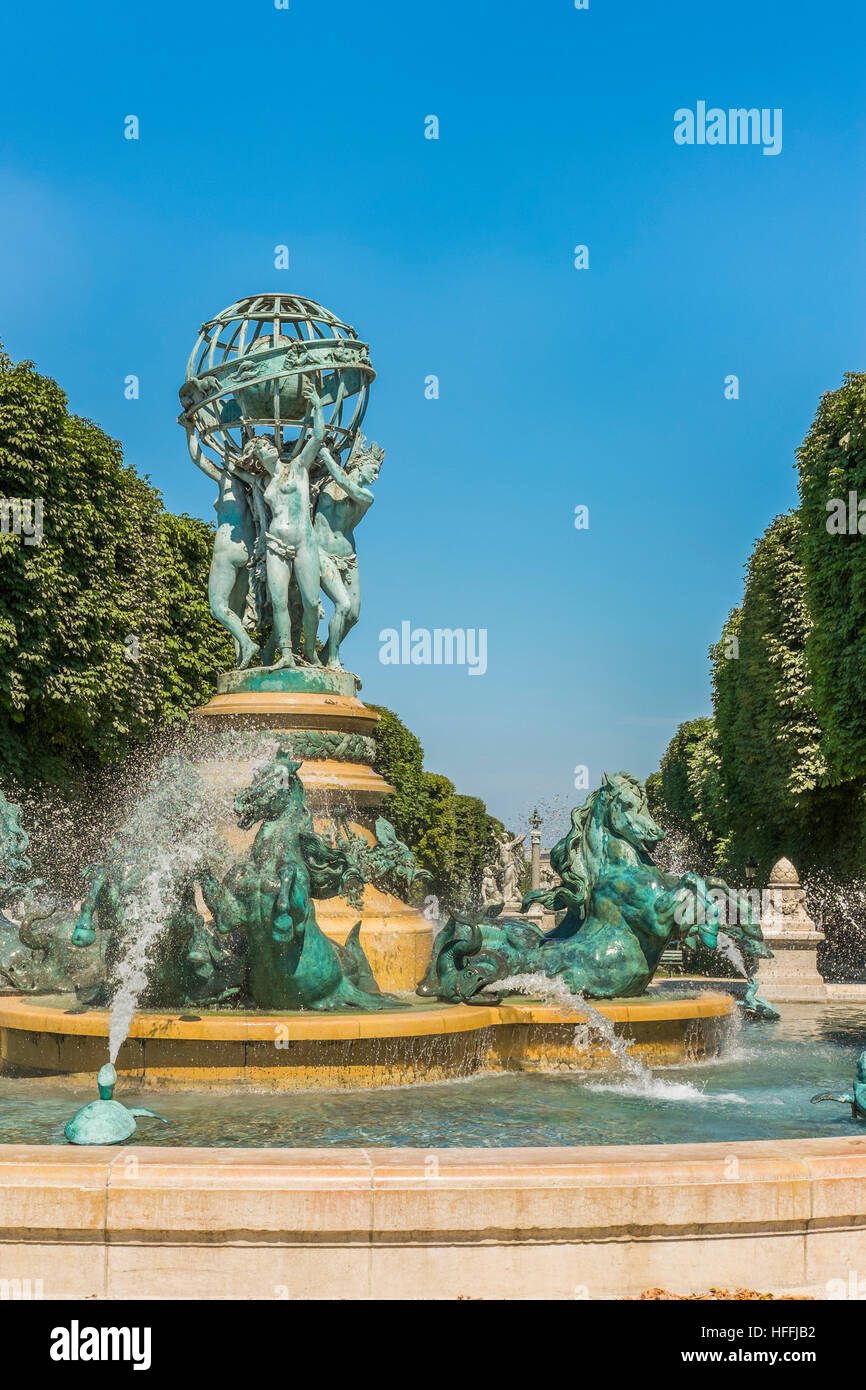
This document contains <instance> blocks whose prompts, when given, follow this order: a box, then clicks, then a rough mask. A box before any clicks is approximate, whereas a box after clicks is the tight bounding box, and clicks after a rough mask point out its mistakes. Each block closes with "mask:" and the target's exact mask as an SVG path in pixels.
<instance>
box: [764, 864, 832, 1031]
mask: <svg viewBox="0 0 866 1390" xmlns="http://www.w3.org/2000/svg"><path fill="white" fill-rule="evenodd" d="M761 933H762V935H763V937H764V940H765V941H766V943H767V945H768V946H769V947H770V949H771V951H772V952H773V959H772V960H762V961H760V963H759V965H758V989H759V991H760V993H761V994H762V995H763V996H764V998H765V999H769V1000H771V1001H772V1002H774V1003H783V1004H784V1003H795V1002H796V1001H797V1000H821V999H826V998H827V987H826V985H825V984H824V980H823V977H822V976H821V974H820V973H819V971H818V964H817V952H818V947H819V946H820V944H821V942H822V941H823V939H824V938H823V936H822V935H821V933H820V932H819V931H818V930H817V928H816V926H815V924H814V922H813V921H812V919H811V917H810V916H809V914H808V912H807V911H806V895H805V893H804V892H803V889H802V887H801V885H800V880H799V877H798V875H797V870H796V869H795V868H794V865H793V864H792V863H791V861H790V859H780V860H779V862H778V863H777V864H775V865H774V867H773V869H772V871H771V873H770V881H769V883H768V885H767V894H766V906H765V908H764V911H763V913H762V915H761Z"/></svg>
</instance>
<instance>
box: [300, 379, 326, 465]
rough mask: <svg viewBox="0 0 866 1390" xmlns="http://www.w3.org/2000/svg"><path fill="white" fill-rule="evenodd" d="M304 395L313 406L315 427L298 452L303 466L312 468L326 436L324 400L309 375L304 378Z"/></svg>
mask: <svg viewBox="0 0 866 1390" xmlns="http://www.w3.org/2000/svg"><path fill="white" fill-rule="evenodd" d="M304 396H305V397H306V399H307V400H308V401H309V403H310V405H311V406H312V407H313V428H312V431H311V433H310V437H309V439H308V440H307V442H306V444H305V445H304V447H303V449H302V450H301V452H300V453H299V454H298V459H297V461H298V463H299V464H300V465H301V467H302V468H308V469H309V468H312V466H313V464H314V463H315V462H316V459H317V457H318V454H319V450H320V449H321V447H322V440H323V439H324V438H325V416H324V413H323V411H322V400H321V397H320V396H319V393H318V391H317V390H316V388H315V386H314V385H313V383H312V382H311V381H310V379H309V377H306V378H305V379H304Z"/></svg>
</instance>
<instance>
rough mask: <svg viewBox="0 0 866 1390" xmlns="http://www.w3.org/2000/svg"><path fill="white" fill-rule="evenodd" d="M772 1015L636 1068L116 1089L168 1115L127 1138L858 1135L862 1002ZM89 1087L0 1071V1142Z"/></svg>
mask: <svg viewBox="0 0 866 1390" xmlns="http://www.w3.org/2000/svg"><path fill="white" fill-rule="evenodd" d="M781 1011H782V1014H783V1017H782V1019H781V1020H780V1022H778V1023H770V1024H768V1023H751V1022H748V1021H746V1020H743V1021H742V1022H741V1023H740V1026H739V1028H738V1029H737V1030H735V1032H734V1034H733V1037H732V1039H731V1043H730V1045H729V1047H728V1049H727V1051H726V1053H725V1054H724V1055H723V1056H722V1057H719V1058H717V1059H715V1060H713V1061H711V1062H706V1063H701V1064H698V1065H692V1066H687V1067H670V1068H658V1069H656V1070H654V1071H652V1072H648V1071H645V1070H642V1069H638V1070H637V1071H636V1072H635V1073H622V1072H616V1073H610V1074H603V1075H602V1074H599V1073H597V1072H595V1073H591V1072H583V1073H580V1072H572V1073H567V1074H564V1073H549V1074H539V1073H534V1074H531V1073H520V1072H516V1073H509V1074H505V1075H499V1074H497V1075H481V1076H476V1077H472V1078H470V1079H468V1080H465V1081H449V1082H445V1083H441V1084H429V1085H420V1086H406V1087H394V1088H390V1089H382V1090H378V1091H338V1092H335V1091H310V1092H291V1093H282V1094H276V1093H274V1092H253V1091H249V1090H247V1091H238V1092H227V1091H208V1092H189V1091H186V1092H168V1091H166V1092H161V1091H152V1090H149V1091H139V1092H136V1091H134V1090H132V1089H125V1088H124V1089H121V1088H119V1089H118V1099H122V1100H123V1101H124V1102H125V1104H127V1105H145V1106H147V1107H149V1108H150V1109H153V1110H158V1111H159V1112H160V1113H161V1114H162V1115H164V1116H165V1118H166V1119H167V1120H168V1121H169V1124H168V1125H161V1124H159V1123H157V1122H155V1121H153V1120H146V1119H142V1120H139V1123H138V1130H137V1132H136V1134H135V1136H134V1139H133V1141H132V1142H135V1143H140V1144H156V1145H176V1144H182V1145H207V1146H216V1147H229V1148H231V1147H242V1146H248V1147H253V1148H262V1147H286V1148H310V1147H328V1146H332V1145H333V1146H344V1147H352V1148H359V1147H360V1148H363V1147H367V1146H371V1147H372V1146H391V1145H404V1146H406V1147H410V1148H441V1147H451V1146H457V1147H459V1146H464V1145H468V1146H472V1147H508V1146H518V1145H529V1146H535V1145H557V1144H563V1145H569V1144H672V1143H688V1142H710V1141H712V1140H722V1141H726V1140H731V1141H735V1140H744V1139H797V1138H804V1137H810V1136H829V1135H835V1134H856V1133H858V1132H863V1133H866V1127H863V1126H858V1125H857V1123H856V1122H854V1121H852V1120H851V1118H850V1111H849V1110H848V1108H847V1107H845V1106H841V1105H831V1104H824V1105H812V1104H811V1102H810V1097H811V1096H813V1095H814V1094H815V1093H816V1092H818V1091H824V1090H834V1091H840V1090H847V1089H849V1086H850V1082H851V1079H852V1077H853V1074H854V1063H855V1060H856V1056H857V1053H858V1052H859V1051H860V1049H861V1048H863V1047H864V1046H866V1011H864V1010H862V1009H860V1008H859V1007H858V1006H854V1005H850V1004H847V1005H846V1004H832V1005H814V1004H812V1005H802V1004H800V1005H795V1004H788V1005H782V1006H781ZM95 1098H96V1093H95V1086H94V1087H93V1088H90V1089H85V1088H83V1087H75V1088H73V1087H71V1086H70V1085H69V1084H68V1083H66V1084H63V1085H60V1084H58V1083H57V1082H54V1081H50V1080H42V1079H40V1080H16V1079H12V1078H0V1143H3V1144H14V1143H19V1144H20V1143H27V1144H62V1143H65V1140H64V1137H63V1127H64V1125H65V1123H66V1121H67V1120H68V1119H69V1118H70V1116H71V1115H72V1113H73V1112H74V1111H75V1109H76V1108H77V1107H78V1106H79V1105H82V1104H84V1103H85V1102H86V1101H88V1100H92V1099H95Z"/></svg>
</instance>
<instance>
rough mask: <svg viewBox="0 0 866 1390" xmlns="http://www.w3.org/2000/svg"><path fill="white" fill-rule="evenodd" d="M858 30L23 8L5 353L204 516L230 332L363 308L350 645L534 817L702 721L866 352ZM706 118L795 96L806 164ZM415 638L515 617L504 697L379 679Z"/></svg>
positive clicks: (816, 19) (505, 797) (448, 674)
mask: <svg viewBox="0 0 866 1390" xmlns="http://www.w3.org/2000/svg"><path fill="white" fill-rule="evenodd" d="M864 31H866V21H864V12H863V9H862V6H860V5H858V4H855V3H853V0H848V2H847V3H842V0H825V3H823V4H821V5H815V4H806V3H803V0H730V2H729V3H728V4H726V5H725V6H713V7H707V6H698V5H696V4H695V3H694V0H667V2H666V3H664V4H652V3H649V2H648V0H643V2H640V3H639V0H620V2H619V3H614V0H590V6H589V9H588V10H586V11H578V10H575V8H574V5H573V0H540V2H539V3H535V4H533V5H530V4H522V5H519V4H515V3H510V2H509V3H494V2H493V0H475V2H474V3H470V4H466V3H460V4H458V3H455V2H454V0H439V3H437V4H435V5H425V6H419V5H411V6H410V5H406V4H398V3H396V0H391V2H390V3H384V2H383V3H378V4H376V3H367V4H358V3H350V2H349V0H330V3H329V4H328V5H323V4H322V3H321V0H319V3H316V2H315V0H290V7H289V9H288V10H277V9H276V8H275V7H274V6H273V4H272V3H270V0H244V3H241V0H236V2H235V3H230V4H229V3H221V0H213V2H212V3H210V4H208V5H206V6H203V5H200V4H196V5H192V4H189V3H187V0H177V3H174V4H171V5H168V4H165V3H161V0H149V3H147V4H140V5H121V6H118V5H116V4H111V5H109V4H103V3H90V4H87V5H86V6H84V7H70V6H67V5H61V4H58V3H54V2H53V0H49V3H46V4H42V5H40V6H39V7H38V9H36V10H33V9H32V8H31V9H30V10H29V11H28V10H26V9H25V8H24V7H18V8H17V10H16V11H15V12H9V13H8V14H7V16H6V18H5V19H4V30H3V38H4V50H5V54H6V62H5V64H4V81H3V85H2V91H0V130H2V137H0V177H2V189H3V204H4V207H3V211H4V215H3V217H2V218H0V264H2V274H0V337H2V338H3V340H4V342H5V344H6V346H7V348H8V350H9V351H10V352H11V353H12V354H13V356H15V357H29V358H32V359H34V360H35V362H36V364H37V366H38V368H39V369H40V370H41V371H43V372H45V373H47V374H49V375H52V376H54V377H56V378H57V380H58V381H59V382H60V383H61V384H62V386H63V387H64V388H65V390H66V391H67V393H68V396H69V400H70V404H71V407H72V409H74V410H76V411H77V412H79V413H81V414H83V415H86V416H90V417H91V418H93V419H95V420H97V421H98V422H99V424H100V425H102V427H103V428H104V429H106V430H108V431H109V432H110V433H111V434H112V435H114V436H116V437H117V438H119V439H120V440H121V441H122V443H123V445H124V449H125V451H126V456H127V458H128V460H129V461H130V462H132V463H133V464H134V465H135V466H136V467H137V468H138V469H139V470H140V471H141V472H146V473H148V474H149V475H150V477H151V478H152V479H153V481H154V482H155V483H156V484H157V485H158V486H159V487H160V488H161V490H162V492H163V495H164V497H165V501H166V504H167V505H168V506H170V507H172V508H174V509H176V510H180V509H185V510H188V511H191V512H194V513H196V514H198V515H202V516H211V515H212V511H211V505H212V497H211V495H210V486H209V484H208V483H207V480H206V479H205V478H204V477H203V476H201V475H200V474H198V473H197V472H196V470H195V469H193V468H192V466H191V465H190V463H189V460H188V455H187V451H186V447H185V443H184V439H183V435H182V433H181V431H180V429H179V428H178V427H177V425H176V424H175V417H176V414H177V410H178V405H177V395H176V392H177V388H178V386H179V385H180V384H181V381H182V378H183V371H184V367H185V363H186V358H187V355H188V353H189V350H190V348H191V346H192V343H193V341H194V338H195V335H196V332H197V330H198V326H199V324H200V323H201V322H202V321H203V320H204V319H206V318H208V317H210V316H211V315H212V314H215V313H217V312H218V311H219V310H220V309H221V308H223V307H224V306H226V305H228V304H229V303H231V302H233V301H234V300H235V299H237V298H239V297H241V296H243V295H246V294H253V293H257V292H262V291H268V290H270V289H272V288H274V289H279V290H285V291H287V292H293V293H298V294H302V295H307V296H309V297H312V298H315V299H318V300H319V301H321V302H322V303H323V304H325V305H327V306H328V307H329V308H330V309H332V310H333V311H334V312H335V313H337V314H339V315H340V316H341V317H343V318H344V319H346V320H348V321H349V322H350V323H352V324H354V326H355V327H356V329H357V330H358V332H359V334H360V336H361V337H362V338H364V339H366V340H367V341H369V343H370V344H371V352H372V357H373V362H374V365H375V367H376V369H377V372H378V374H379V375H378V380H377V381H376V383H375V385H374V388H373V395H372V400H371V405H370V409H369V412H368V416H367V426H368V432H369V434H370V435H371V436H373V437H375V438H377V439H378V440H379V441H380V442H381V443H382V444H384V445H385V447H386V449H387V457H386V461H385V466H384V468H383V471H382V476H381V480H380V482H379V484H378V488H377V491H378V500H377V503H376V505H375V506H374V507H373V509H372V511H371V513H370V514H369V516H368V518H367V519H366V520H365V522H364V523H363V526H362V527H361V529H360V530H359V533H358V534H359V554H360V568H361V576H362V583H363V587H364V604H363V610H362V616H361V623H360V625H359V627H358V628H357V629H356V630H355V632H354V633H353V635H352V636H351V637H350V638H349V640H348V642H347V644H346V647H345V657H346V659H347V661H348V662H349V663H350V664H351V665H352V666H353V667H354V669H355V670H356V671H358V672H359V673H360V675H361V676H362V678H363V681H364V689H363V694H364V696H365V698H367V699H369V700H372V701H376V702H381V703H384V704H388V705H390V706H391V707H393V708H394V709H396V710H397V711H398V712H399V713H400V714H401V716H402V717H403V718H404V720H405V721H406V723H407V724H408V725H409V726H410V728H412V729H413V730H415V732H416V733H417V734H418V735H419V736H420V738H421V740H422V742H423V744H424V747H425V750H426V755H427V765H428V766H429V767H430V768H431V769H432V770H436V771H439V772H444V773H446V774H447V775H448V776H450V777H451V778H452V779H453V780H454V782H455V783H456V785H457V788H458V790H460V791H463V792H468V793H473V794H477V795H480V796H483V797H484V798H485V799H486V801H487V802H488V805H489V806H490V808H491V810H493V811H494V812H495V813H496V814H499V815H501V816H503V817H505V818H506V819H507V820H508V821H509V822H510V823H511V824H513V825H515V826H516V825H520V826H521V828H522V824H523V822H524V820H525V817H526V815H527V814H528V813H529V811H530V810H531V808H532V806H533V804H534V803H535V802H536V801H538V802H540V803H542V804H543V805H544V806H545V807H546V808H548V810H551V809H552V808H554V807H558V808H559V809H560V810H561V809H562V808H564V807H565V806H566V805H567V804H570V803H571V802H577V801H580V800H582V799H583V795H584V793H583V792H575V791H574V788H573V770H574V768H575V766H576V765H578V764H584V765H586V766H587V767H588V768H589V772H590V779H591V785H595V784H596V782H597V780H598V778H599V777H600V774H601V772H602V771H603V770H608V771H615V770H617V769H620V768H625V769H628V770H630V771H633V772H635V773H637V774H639V775H640V776H645V775H646V774H647V773H649V772H650V771H652V769H653V768H654V767H655V766H657V763H658V758H659V756H660V754H661V752H662V751H663V749H664V747H665V745H666V743H667V741H668V739H669V738H670V736H671V734H672V732H673V730H674V727H675V725H676V724H677V722H678V721H680V720H682V719H685V718H690V717H693V716H695V715H697V714H700V713H703V712H706V711H707V709H708V707H709V686H708V663H707V657H706V649H707V646H708V644H709V643H710V642H711V641H713V640H715V638H716V637H717V635H718V632H719V629H720V626H721V624H722V622H723V620H724V618H725V615H726V614H727V612H728V610H729V609H730V607H731V606H732V605H733V604H735V603H736V602H737V601H738V599H739V596H740V592H741V583H742V566H743V563H744V561H745V560H746V557H747V555H748V552H749V550H750V549H751V546H752V543H753V540H754V538H755V537H756V536H757V535H758V534H759V533H760V532H761V531H762V530H763V529H764V527H765V526H766V525H767V523H768V522H769V521H770V520H771V519H772V517H773V516H774V515H775V514H777V513H778V512H779V511H782V510H784V509H785V508H787V507H788V506H790V505H791V504H792V503H793V502H794V500H795V496H796V493H795V474H794V471H793V461H794V450H795V448H796V446H797V444H798V443H799V441H800V440H801V438H802V436H803V435H804V433H805V431H806V430H807V428H808V426H809V423H810V420H811V417H812V415H813V413H814V409H815V406H816V403H817V400H818V397H819V395H820V393H821V392H822V391H824V390H826V389H831V388H833V387H835V386H837V385H838V384H839V383H840V381H841V378H842V374H843V372H845V371H846V370H848V371H850V370H860V369H863V367H864V357H863V334H864V323H866V313H864V310H866V303H864V298H866V296H864V290H863V246H864V200H863V193H862V168H863V158H864V143H866V141H864V135H866V116H864V102H863V86H864V83H863V76H862V73H863V54H864V39H866V33H864ZM699 100H705V101H706V102H707V104H708V105H709V106H719V107H722V108H728V107H738V106H747V107H751V106H755V107H759V108H764V107H767V108H781V109H782V111H783V147H782V151H781V153H780V154H779V155H778V156H775V157H769V156H765V155H763V154H762V152H761V149H760V148H759V147H753V146H746V147H739V146H725V147H721V146H716V147H710V146H703V147H699V146H691V147H688V146H678V145H676V144H675V142H674V139H673V131H674V112H675V111H676V110H677V109H678V108H680V107H691V108H694V107H695V105H696V103H697V101H699ZM129 114H135V115H137V116H138V118H139V121H140V139H139V140H138V141H127V140H125V139H124V138H123V123H124V118H125V117H126V116H127V115H129ZM431 114H433V115H436V116H438V118H439V122H440V131H439V134H440V138H439V139H438V141H433V140H426V139H425V138H424V119H425V117H426V116H428V115H431ZM279 244H287V245H288V247H289V251H290V268H289V270H287V271H286V270H280V271H278V270H275V269H274V247H275V246H277V245H279ZM577 244H586V245H587V246H588V247H589V256H590V266H589V269H588V270H584V271H578V270H575V269H574V266H573V248H574V246H575V245H577ZM129 373H135V374H136V375H138V376H139V378H140V382H141V394H140V399H139V400H137V401H127V400H125V399H124V391H123V385H124V378H125V377H126V375H127V374H129ZM431 373H432V374H436V375H437V376H438V377H439V380H440V397H439V399H438V400H428V399H425V394H424V382H425V377H427V376H428V375H429V374H431ZM730 373H735V374H736V375H737V376H738V377H739V381H740V398H739V399H738V400H736V401H732V400H726V399H725V398H724V380H725V377H726V376H727V375H728V374H730ZM578 504H585V505H587V506H588V507H589V509H590V525H589V529H588V530H586V531H583V532H578V531H576V530H575V528H574V524H573V518H574V508H575V506H576V505H578ZM406 619H408V620H410V621H411V622H412V624H413V626H416V627H428V628H434V627H437V626H439V627H466V628H469V627H475V628H478V627H483V628H486V629H487V632H488V669H487V673H486V675H485V676H483V677H477V678H473V677H470V676H469V675H468V674H467V672H466V671H465V670H462V669H460V668H456V667H412V666H410V667H403V666H396V667H395V666H384V665H381V664H380V662H379V659H378V653H379V640H378V639H379V632H380V630H381V629H383V628H386V627H399V624H400V622H401V621H403V620H406ZM548 828H549V829H551V830H552V829H553V826H552V825H551V826H549V827H548ZM549 839H550V835H549V834H545V840H546V841H549Z"/></svg>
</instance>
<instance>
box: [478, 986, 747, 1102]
mask: <svg viewBox="0 0 866 1390" xmlns="http://www.w3.org/2000/svg"><path fill="white" fill-rule="evenodd" d="M496 990H497V992H499V991H502V990H504V991H506V992H510V993H514V994H527V995H531V996H533V997H537V998H540V999H541V1000H542V1001H543V1002H544V1003H545V1004H550V1005H552V1006H553V1007H554V1008H559V1009H562V1011H563V1013H566V1012H568V1013H579V1014H581V1015H583V1018H582V1020H581V1022H579V1023H578V1024H576V1026H575V1029H574V1045H575V1047H576V1048H581V1049H586V1048H587V1047H589V1046H590V1045H591V1043H592V1040H593V1038H594V1037H595V1038H601V1039H602V1041H603V1042H604V1043H605V1044H606V1045H607V1047H608V1048H609V1050H610V1052H611V1054H612V1055H613V1057H615V1058H616V1061H617V1063H618V1064H619V1070H620V1072H621V1073H622V1075H623V1077H624V1081H620V1082H618V1083H616V1084H614V1085H611V1084H609V1083H608V1084H606V1083H604V1082H597V1081H593V1082H588V1083H586V1084H587V1087H588V1089H589V1090H593V1091H617V1092H619V1093H620V1094H626V1095H629V1094H630V1095H639V1096H643V1097H645V1098H648V1099H651V1100H665V1101H698V1102H700V1101H705V1100H706V1101H710V1100H712V1101H714V1102H719V1101H728V1102H733V1103H735V1104H743V1103H744V1098H743V1097H742V1096H740V1095H737V1094H736V1092H723V1093H721V1094H719V1093H716V1094H713V1095H706V1094H705V1092H704V1090H703V1089H702V1088H700V1087H698V1086H695V1085H693V1084H692V1083H691V1082H690V1081H663V1080H662V1079H661V1078H660V1077H657V1076H656V1075H654V1073H653V1072H652V1070H651V1069H650V1068H649V1067H648V1066H647V1064H646V1062H645V1061H644V1060H643V1058H642V1057H633V1056H632V1055H631V1053H630V1052H629V1047H630V1046H631V1044H630V1043H628V1042H627V1041H626V1039H625V1038H624V1037H622V1035H621V1034H619V1033H617V1031H616V1028H615V1026H614V1022H613V1020H612V1019H610V1018H608V1017H607V1015H606V1014H603V1013H601V1012H600V1011H599V1010H598V1009H595V1008H593V1006H592V1005H591V1004H590V1003H588V1001H587V1000H586V999H585V998H584V997H583V995H582V994H573V993H572V991H571V990H570V989H569V988H568V986H567V985H566V983H565V981H564V980H562V979H559V978H556V979H552V980H551V979H548V977H547V976H546V975H543V974H541V973H540V972H539V973H536V974H532V975H529V974H527V975H509V976H508V977H507V978H506V979H504V980H497V981H496Z"/></svg>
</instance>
